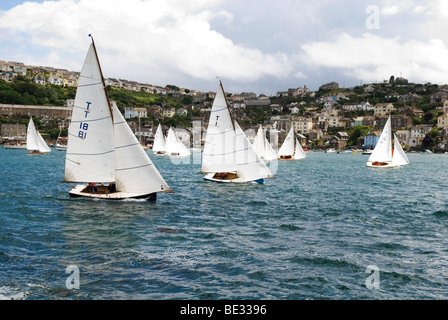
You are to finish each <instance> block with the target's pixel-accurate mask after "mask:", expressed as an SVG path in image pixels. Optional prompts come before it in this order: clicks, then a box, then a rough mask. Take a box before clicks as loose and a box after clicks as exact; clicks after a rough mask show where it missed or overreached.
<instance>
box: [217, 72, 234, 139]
mask: <svg viewBox="0 0 448 320" xmlns="http://www.w3.org/2000/svg"><path fill="white" fill-rule="evenodd" d="M219 86H220V87H221V90H222V93H223V94H224V100H225V101H226V105H227V110H228V111H229V115H230V120H232V126H233V131H235V130H236V129H235V120H234V119H233V117H232V112H231V111H230V106H229V102H228V101H227V97H226V92H225V91H224V87H223V86H222V82H221V80H219Z"/></svg>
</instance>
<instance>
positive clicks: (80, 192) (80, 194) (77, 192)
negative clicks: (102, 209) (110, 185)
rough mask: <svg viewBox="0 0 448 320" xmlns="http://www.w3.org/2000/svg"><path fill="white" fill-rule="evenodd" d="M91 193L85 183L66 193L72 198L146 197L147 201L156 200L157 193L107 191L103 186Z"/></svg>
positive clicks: (121, 198)
mask: <svg viewBox="0 0 448 320" xmlns="http://www.w3.org/2000/svg"><path fill="white" fill-rule="evenodd" d="M99 188H100V189H99V190H98V191H97V192H95V193H92V192H91V191H90V190H89V186H87V185H78V186H75V187H73V188H72V189H71V190H70V191H69V192H68V193H69V195H70V197H72V198H90V199H101V200H125V199H146V200H148V201H156V200H157V193H155V192H154V193H148V194H137V193H127V192H107V191H105V190H104V188H106V189H107V187H99Z"/></svg>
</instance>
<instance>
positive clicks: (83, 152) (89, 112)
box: [65, 43, 115, 182]
mask: <svg viewBox="0 0 448 320" xmlns="http://www.w3.org/2000/svg"><path fill="white" fill-rule="evenodd" d="M114 150H115V143H114V129H113V119H112V112H111V110H110V105H109V101H108V97H107V95H106V90H105V87H104V83H103V76H102V74H101V70H100V65H99V61H98V58H97V55H96V51H95V47H94V45H93V43H92V44H91V45H90V48H89V51H88V52H87V56H86V59H85V61H84V65H83V67H82V70H81V74H80V76H79V83H78V88H77V91H76V96H75V104H74V107H73V113H72V119H71V122H70V126H69V129H68V143H67V153H66V160H65V181H66V182H111V181H115V156H114Z"/></svg>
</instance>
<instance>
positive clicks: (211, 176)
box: [204, 173, 264, 184]
mask: <svg viewBox="0 0 448 320" xmlns="http://www.w3.org/2000/svg"><path fill="white" fill-rule="evenodd" d="M214 176H215V173H207V174H206V175H205V176H204V180H208V181H213V182H218V183H258V184H263V183H264V179H259V180H255V181H247V180H245V179H243V178H236V179H229V180H224V179H215V178H214Z"/></svg>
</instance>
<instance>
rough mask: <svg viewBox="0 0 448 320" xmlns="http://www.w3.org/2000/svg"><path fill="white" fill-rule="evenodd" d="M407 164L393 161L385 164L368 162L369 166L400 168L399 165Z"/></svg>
mask: <svg viewBox="0 0 448 320" xmlns="http://www.w3.org/2000/svg"><path fill="white" fill-rule="evenodd" d="M405 165H406V164H402V165H399V164H392V163H391V162H387V163H384V164H381V165H374V164H373V163H372V162H367V167H369V168H380V169H381V168H399V167H402V166H405Z"/></svg>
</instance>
